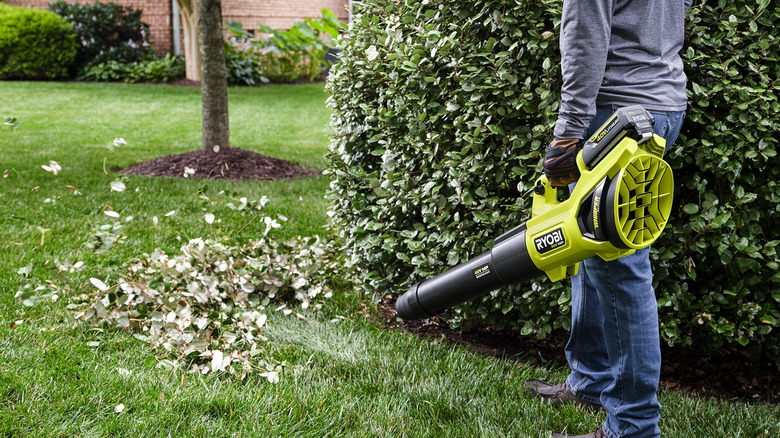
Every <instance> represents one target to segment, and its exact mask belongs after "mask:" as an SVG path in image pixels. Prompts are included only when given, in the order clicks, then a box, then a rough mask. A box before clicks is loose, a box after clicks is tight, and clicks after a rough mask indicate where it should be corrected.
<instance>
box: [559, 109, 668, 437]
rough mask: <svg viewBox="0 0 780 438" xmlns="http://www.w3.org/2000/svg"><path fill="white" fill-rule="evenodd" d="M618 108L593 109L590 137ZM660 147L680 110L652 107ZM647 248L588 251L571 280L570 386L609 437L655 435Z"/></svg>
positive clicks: (655, 352) (655, 335) (653, 308)
mask: <svg viewBox="0 0 780 438" xmlns="http://www.w3.org/2000/svg"><path fill="white" fill-rule="evenodd" d="M616 109H617V108H613V107H611V106H606V107H599V108H598V111H597V114H596V117H595V118H594V119H593V121H592V122H591V124H590V129H589V132H588V136H590V135H592V132H593V131H595V130H596V129H597V128H598V127H599V126H601V124H603V123H604V122H605V121H606V119H607V118H609V116H611V115H612V113H613V112H614V111H615V110H616ZM651 113H652V114H653V116H654V117H655V131H656V133H657V134H659V135H661V136H663V137H664V138H666V140H667V149H668V147H669V146H671V144H672V143H673V142H674V140H675V139H676V138H677V135H678V134H679V132H680V127H681V125H682V120H683V118H684V112H679V113H665V112H655V111H651ZM649 255H650V249H649V248H646V249H644V250H640V251H636V252H635V253H633V254H631V255H629V256H626V257H622V258H620V259H618V260H613V261H611V262H605V261H604V260H602V259H601V258H599V257H593V258H591V259H588V260H586V261H584V262H583V263H582V264H581V265H580V272H579V274H578V275H577V276H576V277H575V278H574V279H573V280H572V331H571V336H570V339H569V342H568V344H567V346H566V357H567V360H568V362H569V366H570V368H571V374H570V376H569V378H568V379H567V385H568V386H569V388H570V389H571V390H572V391H573V392H574V393H575V394H577V395H578V396H579V397H581V398H583V399H585V400H587V401H590V402H593V403H599V404H601V405H602V406H603V407H604V409H605V410H606V411H607V413H609V416H608V417H607V422H606V424H605V425H604V431H605V432H606V433H607V435H608V436H614V437H618V436H630V437H657V436H660V430H659V428H658V421H659V420H660V413H659V411H660V408H661V406H660V404H659V403H658V398H657V396H656V393H657V390H658V382H659V378H660V368H661V351H660V338H659V329H658V308H657V303H656V299H655V292H654V290H653V287H652V270H651V266H650V256H649Z"/></svg>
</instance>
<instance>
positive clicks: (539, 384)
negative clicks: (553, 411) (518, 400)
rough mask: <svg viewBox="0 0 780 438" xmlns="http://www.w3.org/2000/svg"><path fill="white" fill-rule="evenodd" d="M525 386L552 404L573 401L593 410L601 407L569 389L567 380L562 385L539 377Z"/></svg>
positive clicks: (527, 382)
mask: <svg viewBox="0 0 780 438" xmlns="http://www.w3.org/2000/svg"><path fill="white" fill-rule="evenodd" d="M523 388H525V389H526V390H528V391H530V392H531V394H534V395H535V396H537V397H539V398H541V399H542V400H544V401H546V402H547V403H550V404H564V403H571V404H573V405H575V406H578V407H581V408H583V409H588V410H591V411H598V410H599V409H601V406H599V405H597V404H595V403H590V402H587V401H585V400H583V399H581V398H579V397H577V396H576V395H574V393H573V392H571V391H569V388H568V387H567V386H566V383H565V382H564V383H561V384H560V385H552V384H550V383H547V382H545V381H542V380H539V379H529V380H526V381H525V383H523ZM586 436H587V435H586Z"/></svg>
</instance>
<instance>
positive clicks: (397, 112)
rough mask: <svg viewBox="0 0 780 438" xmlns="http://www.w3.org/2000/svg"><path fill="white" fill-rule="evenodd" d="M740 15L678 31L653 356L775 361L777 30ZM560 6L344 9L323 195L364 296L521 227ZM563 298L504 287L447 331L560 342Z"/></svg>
mask: <svg viewBox="0 0 780 438" xmlns="http://www.w3.org/2000/svg"><path fill="white" fill-rule="evenodd" d="M753 3H754V2H748V1H736V2H731V3H728V4H727V3H726V2H719V3H718V4H713V5H710V4H708V3H706V2H702V4H698V5H697V6H695V7H694V9H693V10H692V11H691V14H690V15H689V20H690V25H689V26H688V45H687V47H686V49H685V50H684V53H683V54H684V57H685V62H686V64H687V66H688V75H689V80H690V85H689V89H690V90H691V92H690V97H691V103H690V110H689V118H688V121H687V123H686V125H685V127H684V132H683V135H682V136H681V139H680V140H678V142H677V144H676V145H675V146H674V147H673V149H672V151H671V153H670V155H669V156H668V157H667V158H668V159H669V160H670V161H671V163H672V166H673V168H674V169H675V175H676V178H677V187H678V189H677V190H678V193H677V199H678V203H677V205H676V206H675V209H674V210H673V217H672V219H671V221H670V225H669V227H668V228H667V230H668V231H667V232H665V233H664V234H663V235H662V236H661V238H660V240H659V242H658V243H657V244H656V245H655V250H654V252H653V256H652V257H653V258H654V260H655V262H654V263H655V267H656V271H655V272H656V283H655V286H656V290H657V291H658V295H659V301H660V305H661V308H660V312H661V320H662V324H663V330H662V331H663V335H664V336H665V338H666V340H667V341H668V342H670V343H683V344H690V343H693V342H697V341H699V340H702V339H705V340H707V341H708V342H707V345H709V346H712V347H717V346H719V345H723V344H728V343H730V342H734V341H739V342H740V343H741V344H743V345H745V344H749V345H752V346H754V347H755V348H756V349H763V350H764V351H768V352H771V354H772V355H774V356H778V355H780V340H779V339H780V338H778V337H777V336H772V335H773V334H775V335H776V333H777V330H778V328H777V327H778V325H780V305H779V303H780V294H778V293H777V292H776V290H778V289H779V287H778V285H779V283H780V275H779V274H778V263H780V258H779V257H778V254H777V252H776V246H777V244H778V241H777V240H774V239H776V238H777V233H776V232H775V231H774V230H775V228H776V224H777V222H778V214H780V195H778V192H779V191H778V185H777V179H778V176H779V175H778V174H779V173H780V166H779V165H778V164H777V160H776V159H775V158H774V157H775V150H776V147H777V142H778V134H777V132H778V131H780V129H779V128H780V126H778V124H779V123H780V121H779V119H778V117H779V116H778V114H780V112H778V109H780V108H778V105H780V103H778V100H777V92H776V89H775V86H776V85H775V84H776V79H777V77H778V75H779V74H778V73H779V72H778V62H777V58H778V56H777V46H778V44H777V43H778V41H777V37H776V36H775V35H776V34H775V33H773V32H774V30H773V29H775V28H776V27H777V26H778V25H779V24H780V22H779V21H780V20H779V18H778V10H777V9H773V10H769V9H768V8H767V6H768V5H769V2H767V1H762V2H759V4H758V5H755V4H753ZM560 6H561V4H560V1H558V0H525V1H523V2H510V1H506V0H492V1H486V2H446V1H443V0H437V1H429V2H414V1H411V0H407V1H401V2H393V1H390V0H376V1H372V2H367V3H361V4H360V5H359V6H358V7H357V11H356V14H355V16H354V21H353V25H352V26H351V28H350V30H349V38H345V39H343V40H342V41H341V43H340V48H341V49H342V50H343V53H342V55H341V58H340V63H339V64H337V65H336V66H334V68H333V70H332V71H331V75H330V82H329V89H330V92H331V97H330V105H331V108H333V110H334V116H333V118H332V126H333V128H334V137H333V140H332V144H331V148H330V152H329V156H328V158H329V160H330V169H329V172H330V173H331V174H332V176H333V178H334V182H333V184H332V190H331V192H330V195H329V196H330V198H331V200H332V202H333V204H334V208H333V211H334V213H333V214H334V219H335V220H336V222H337V223H338V224H340V225H341V226H342V227H343V229H344V232H345V234H346V238H347V241H348V243H349V245H350V247H351V249H352V251H353V254H352V264H353V265H354V266H355V267H357V268H358V269H359V270H360V271H361V272H362V276H363V284H364V286H365V287H366V290H367V291H369V292H371V293H380V294H394V295H397V294H400V293H402V292H404V291H405V290H406V289H407V288H408V287H409V286H410V285H411V284H413V283H414V282H416V281H419V280H420V279H422V278H426V277H429V276H431V275H433V274H437V273H439V272H441V271H443V270H444V269H446V268H447V267H449V266H451V265H455V264H457V263H460V262H463V261H465V260H467V259H468V258H470V257H472V256H475V255H477V254H479V253H481V252H483V251H485V250H487V249H489V248H490V247H491V244H492V238H494V237H496V236H498V235H499V234H500V233H501V232H502V231H506V230H508V229H509V228H511V227H513V226H514V225H517V224H519V223H521V222H523V221H525V220H527V218H528V216H529V214H530V196H527V191H528V189H529V188H530V186H531V184H532V183H533V181H534V180H535V179H536V178H537V177H538V175H539V170H540V169H539V164H540V158H541V154H542V151H543V149H544V145H545V144H546V142H547V140H548V138H549V135H550V132H551V130H552V125H553V123H554V121H555V119H556V116H557V111H558V102H559V100H560V96H559V90H560V87H561V82H560V81H561V79H560V71H559V64H560V54H559V51H558V37H557V34H558V32H559V21H560V13H561V9H560ZM745 11H748V13H745ZM713 29H716V30H715V31H714V30H713ZM748 109H749V110H750V111H746V110H748ZM772 224H775V225H774V227H773V226H772ZM697 273H698V275H697ZM567 289H568V284H564V283H558V284H551V283H550V282H549V281H546V280H543V281H539V282H538V283H534V284H531V285H528V284H526V285H520V286H519V287H509V288H505V289H503V290H500V291H496V292H493V293H492V294H490V295H488V296H485V297H483V298H481V299H477V300H475V301H474V302H471V303H466V304H464V305H462V306H460V307H459V308H457V309H454V310H453V311H452V315H453V317H454V320H455V322H457V323H460V324H472V323H476V322H479V321H482V322H487V323H489V324H492V325H495V326H498V327H502V326H505V325H515V326H520V327H522V330H523V332H525V333H537V334H538V335H539V336H545V335H547V334H549V333H550V332H551V331H552V330H554V329H568V328H569V325H570V322H569V321H570V317H569V310H570V300H569V294H568V291H567Z"/></svg>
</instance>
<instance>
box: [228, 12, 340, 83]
mask: <svg viewBox="0 0 780 438" xmlns="http://www.w3.org/2000/svg"><path fill="white" fill-rule="evenodd" d="M226 28H227V29H228V31H230V32H231V33H232V34H233V36H234V38H233V39H234V41H235V42H237V43H238V44H242V43H249V45H250V47H246V46H244V48H243V50H241V51H242V52H244V55H243V57H244V58H250V57H251V58H253V63H256V64H257V66H258V67H259V70H260V75H261V76H263V77H266V78H268V79H269V80H270V81H271V82H293V81H296V80H298V79H301V78H306V79H309V80H315V79H317V78H319V77H320V76H321V75H322V73H323V72H324V71H325V69H326V68H328V67H330V66H331V65H332V64H333V62H332V61H331V60H329V59H327V57H326V55H327V54H328V52H329V51H330V50H332V49H333V46H334V43H335V38H336V37H337V36H338V34H339V32H340V31H341V30H342V29H343V28H344V24H343V23H341V22H340V21H339V20H338V18H336V15H335V14H333V12H331V11H329V10H327V9H323V10H322V18H317V19H306V20H305V21H299V22H296V23H295V24H293V27H292V28H291V29H289V30H286V31H278V30H275V29H272V28H270V27H268V26H266V25H264V24H258V29H259V30H260V31H261V32H264V33H266V34H267V35H268V37H267V38H265V39H259V40H253V39H252V35H250V34H249V33H248V32H247V31H245V30H244V28H243V26H242V25H241V23H236V22H231V23H227V24H226ZM238 44H237V45H235V46H233V47H231V50H232V51H236V50H239V49H238V47H239V45H238ZM229 62H230V57H229ZM243 65H245V66H246V65H247V64H246V62H245V63H244V64H243ZM228 66H229V67H230V64H229V65H228ZM229 76H230V75H229Z"/></svg>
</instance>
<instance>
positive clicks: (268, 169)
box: [123, 148, 320, 180]
mask: <svg viewBox="0 0 780 438" xmlns="http://www.w3.org/2000/svg"><path fill="white" fill-rule="evenodd" d="M185 168H190V169H195V172H194V173H192V174H188V177H189V178H200V179H230V180H250V179H266V180H277V179H285V178H299V177H305V176H312V175H319V174H320V172H319V171H317V170H314V169H308V168H305V167H301V166H297V165H295V164H292V163H290V162H289V161H285V160H280V159H278V158H273V157H268V156H265V155H262V154H258V153H256V152H252V151H248V150H245V149H239V148H229V149H227V148H223V149H222V150H220V151H219V152H213V151H203V150H196V151H192V152H186V153H183V154H178V155H168V156H165V157H160V158H156V159H154V160H151V161H147V162H144V163H140V164H136V165H134V166H131V167H128V168H127V169H124V170H123V172H124V173H127V174H130V175H145V176H164V177H183V176H184V174H185Z"/></svg>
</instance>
